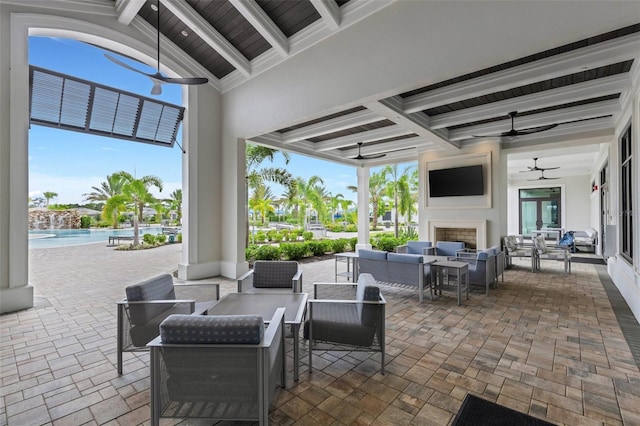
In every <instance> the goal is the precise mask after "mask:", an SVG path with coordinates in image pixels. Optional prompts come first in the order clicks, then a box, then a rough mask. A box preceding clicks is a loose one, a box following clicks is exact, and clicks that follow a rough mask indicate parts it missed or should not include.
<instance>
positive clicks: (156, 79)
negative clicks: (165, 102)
mask: <svg viewBox="0 0 640 426" xmlns="http://www.w3.org/2000/svg"><path fill="white" fill-rule="evenodd" d="M160 3H161V2H160V1H158V5H157V6H156V5H155V4H152V5H151V8H152V9H154V10H155V11H156V13H157V15H158V20H157V29H158V35H157V49H158V50H157V59H158V66H157V67H156V72H155V73H153V74H147V73H146V72H144V71H140V70H138V69H136V68H133V67H131V66H129V65H128V64H126V63H124V62H122V61H121V60H119V59H117V58H115V57H113V56H111V55H109V54H108V53H105V54H104V56H106V57H107V59H109V60H110V61H112V62H114V63H116V64H118V65H120V66H121V67H123V68H126V69H128V70H130V71H133V72H137V73H138V74H142V75H146V76H147V77H149V78H150V79H151V81H152V82H153V88H152V89H151V94H152V95H159V94H161V93H162V84H164V83H171V84H205V83H208V82H209V79H208V78H205V77H185V78H180V77H166V76H164V75H162V74H161V73H160Z"/></svg>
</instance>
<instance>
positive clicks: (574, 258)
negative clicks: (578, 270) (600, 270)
mask: <svg viewBox="0 0 640 426" xmlns="http://www.w3.org/2000/svg"><path fill="white" fill-rule="evenodd" d="M571 262H572V263H591V264H593V265H606V264H607V262H605V261H604V259H602V258H600V257H581V256H576V255H575V254H574V255H572V256H571Z"/></svg>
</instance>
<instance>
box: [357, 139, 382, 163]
mask: <svg viewBox="0 0 640 426" xmlns="http://www.w3.org/2000/svg"><path fill="white" fill-rule="evenodd" d="M361 149H362V142H358V155H356V156H355V157H353V158H352V160H373V159H376V158H382V157H385V156H386V155H387V154H369V155H362V154H361V153H360V150H361Z"/></svg>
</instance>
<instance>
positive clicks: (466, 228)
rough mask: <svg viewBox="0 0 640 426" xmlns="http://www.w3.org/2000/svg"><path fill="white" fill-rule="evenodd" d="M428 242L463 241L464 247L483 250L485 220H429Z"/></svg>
mask: <svg viewBox="0 0 640 426" xmlns="http://www.w3.org/2000/svg"><path fill="white" fill-rule="evenodd" d="M428 227H429V240H430V241H433V243H434V244H435V242H436V241H464V242H465V246H466V247H469V248H475V249H479V250H483V249H485V248H487V221H486V220H455V219H442V220H430V221H429V222H428Z"/></svg>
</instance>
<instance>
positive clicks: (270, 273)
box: [253, 260, 298, 288]
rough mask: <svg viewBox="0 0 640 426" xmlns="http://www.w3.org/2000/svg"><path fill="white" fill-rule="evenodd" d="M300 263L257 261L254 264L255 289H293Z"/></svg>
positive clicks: (290, 261)
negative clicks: (294, 278)
mask: <svg viewBox="0 0 640 426" xmlns="http://www.w3.org/2000/svg"><path fill="white" fill-rule="evenodd" d="M297 272H298V262H296V261H293V260H275V261H274V260H256V261H255V262H254V264H253V286H254V287H255V288H292V286H293V277H294V276H295V274H296V273H297Z"/></svg>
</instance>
